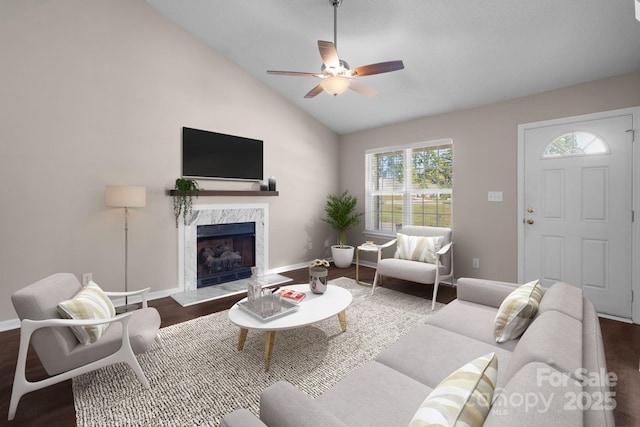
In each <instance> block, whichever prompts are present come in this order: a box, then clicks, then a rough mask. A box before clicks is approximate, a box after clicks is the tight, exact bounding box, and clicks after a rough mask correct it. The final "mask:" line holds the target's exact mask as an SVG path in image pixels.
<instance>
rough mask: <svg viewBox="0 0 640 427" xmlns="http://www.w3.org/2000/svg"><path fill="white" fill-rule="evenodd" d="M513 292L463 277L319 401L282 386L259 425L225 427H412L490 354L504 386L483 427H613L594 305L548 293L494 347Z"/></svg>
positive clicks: (266, 397)
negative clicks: (466, 369) (439, 391)
mask: <svg viewBox="0 0 640 427" xmlns="http://www.w3.org/2000/svg"><path fill="white" fill-rule="evenodd" d="M517 286H518V285H516V284H512V283H505V282H495V281H489V280H481V279H470V278H461V279H459V280H458V299H457V300H455V301H453V302H451V303H450V304H448V305H447V306H446V307H444V308H442V309H441V310H440V311H439V312H437V313H436V314H435V315H434V316H432V317H431V318H430V319H429V321H428V323H427V324H423V325H419V326H417V327H416V328H415V329H414V330H413V331H411V332H410V333H408V334H407V335H405V336H404V337H402V338H401V339H400V340H399V341H397V342H396V343H394V344H393V345H391V346H390V347H389V348H388V349H386V350H384V351H383V352H382V353H380V354H379V355H378V356H377V357H376V358H375V360H373V361H371V362H368V363H366V364H365V365H364V366H362V367H360V368H359V369H357V370H355V371H354V372H352V373H351V374H350V375H348V376H347V377H346V378H344V379H343V380H341V381H340V382H338V383H337V384H335V385H334V386H333V387H331V388H330V389H329V390H327V391H326V392H325V393H324V394H322V395H321V396H319V397H317V398H315V399H312V398H311V397H309V396H308V395H306V394H305V393H303V392H301V391H299V390H298V389H297V388H295V387H294V386H292V385H291V384H289V383H287V382H278V383H275V384H273V385H272V386H270V387H268V388H267V389H265V390H264V391H263V393H262V394H261V398H260V420H259V419H257V418H256V417H254V416H253V415H252V414H251V413H250V412H249V411H248V410H246V409H241V410H238V411H235V412H233V413H231V414H229V415H227V416H226V417H225V418H224V419H223V421H222V423H221V426H224V427H236V426H243V427H251V426H265V425H266V426H269V427H276V426H277V427H287V426H292V427H293V426H295V427H306V426H308V427H312V426H313V427H315V426H317V427H321V426H322V427H327V426H349V427H354V426H367V427H372V426H384V427H393V426H403V427H406V426H408V424H409V422H410V421H411V418H412V417H413V415H414V414H415V412H416V410H417V409H418V407H419V406H420V404H421V403H422V402H423V400H424V399H425V398H426V397H427V395H428V394H429V393H430V392H431V391H432V390H433V389H434V388H435V387H436V386H437V385H438V384H439V383H440V382H441V381H442V380H443V379H444V378H446V377H447V376H448V375H449V374H450V373H452V372H453V371H455V370H456V369H458V368H460V367H461V366H463V365H464V364H466V363H467V362H469V361H471V360H473V359H475V358H477V357H480V356H483V355H485V354H487V353H490V352H495V353H496V355H497V357H498V379H497V383H496V392H495V394H494V400H493V405H492V407H491V410H490V412H489V415H488V416H487V418H486V420H485V423H484V425H487V426H518V425H522V426H550V425H557V426H564V427H566V426H582V425H586V426H614V425H615V423H614V418H613V409H612V407H615V396H613V395H612V394H610V388H609V385H608V383H607V378H608V376H607V374H606V373H607V369H606V364H605V357H604V348H603V344H602V336H601V332H600V325H599V322H598V317H597V314H596V312H595V309H594V306H593V304H592V303H591V302H590V301H589V300H587V299H585V298H584V297H583V295H582V291H581V290H580V289H578V288H576V287H574V286H570V285H567V284H564V283H557V284H555V285H553V286H552V287H551V288H549V289H545V292H544V295H543V297H542V300H541V302H540V307H539V310H538V312H537V314H536V317H535V318H534V320H533V322H532V323H531V325H530V326H529V327H528V329H527V330H526V331H525V332H524V334H523V335H522V337H521V338H519V339H517V340H511V341H508V342H505V343H496V341H495V338H494V334H493V323H494V319H495V316H496V312H497V310H498V308H499V307H500V304H501V302H502V301H503V300H504V298H505V297H506V296H507V295H508V294H509V293H511V291H513V290H514V289H515V288H516V287H517ZM345 357H348V355H345Z"/></svg>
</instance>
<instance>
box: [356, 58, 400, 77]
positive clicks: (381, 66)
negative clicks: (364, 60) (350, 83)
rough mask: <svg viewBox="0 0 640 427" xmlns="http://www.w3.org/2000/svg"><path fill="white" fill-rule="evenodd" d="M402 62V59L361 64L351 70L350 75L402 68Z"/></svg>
mask: <svg viewBox="0 0 640 427" xmlns="http://www.w3.org/2000/svg"><path fill="white" fill-rule="evenodd" d="M403 68H404V64H403V63H402V61H389V62H379V63H377V64H369V65H363V66H362V67H356V68H354V69H352V70H351V75H352V76H354V77H355V76H358V77H361V76H370V75H372V74H381V73H389V72H391V71H397V70H402V69H403Z"/></svg>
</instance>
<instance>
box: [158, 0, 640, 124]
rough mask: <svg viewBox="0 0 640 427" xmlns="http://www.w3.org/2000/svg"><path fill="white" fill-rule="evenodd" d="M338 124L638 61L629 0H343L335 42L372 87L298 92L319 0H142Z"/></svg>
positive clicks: (385, 120) (385, 118)
mask: <svg viewBox="0 0 640 427" xmlns="http://www.w3.org/2000/svg"><path fill="white" fill-rule="evenodd" d="M146 2H147V3H148V4H149V5H151V6H152V7H153V8H155V9H157V10H158V11H159V12H160V13H162V14H163V15H165V16H167V17H168V18H169V19H171V20H172V21H174V22H176V23H177V24H178V25H179V26H181V27H183V28H184V29H185V30H187V31H189V32H190V33H192V34H193V35H194V36H195V37H197V38H199V39H201V40H202V41H203V42H205V43H206V44H208V45H209V46H211V48H213V49H215V50H216V51H217V52H219V53H220V54H222V55H224V56H225V57H227V58H228V59H229V60H231V61H232V62H234V63H236V64H237V65H238V66H240V67H241V68H242V69H244V70H246V71H247V72H248V73H250V74H252V75H253V76H255V77H256V78H257V79H258V80H260V81H261V82H263V83H264V84H266V85H267V86H269V87H271V88H272V89H273V90H274V91H276V92H277V93H279V94H280V95H282V96H283V97H284V98H286V99H288V100H290V101H291V102H292V103H294V104H295V105H297V106H298V107H300V108H301V109H302V110H304V111H306V112H307V113H309V114H310V115H311V116H313V117H315V118H316V119H317V120H319V121H320V122H322V123H323V124H325V125H326V126H327V127H329V128H330V129H332V130H334V131H335V132H337V133H339V134H344V133H350V132H354V131H358V130H363V129H368V128H373V127H377V126H381V125H386V124H390V123H396V122H401V121H405V120H409V119H413V118H417V117H424V116H429V115H435V114H441V113H445V112H449V111H453V110H458V109H463V108H469V107H474V106H478V105H483V104H487V103H492V102H497V101H501V100H505V99H511V98H516V97H520V96H525V95H530V94H534V93H539V92H544V91H547V90H552V89H556V88H560V87H565V86H570V85H574V84H578V83H583V82H588V81H593V80H598V79H602V78H606V77H612V76H616V75H620V74H625V73H628V72H633V71H638V70H640V22H638V21H637V20H636V19H635V16H634V0H537V1H530V0H475V1H468V0H396V1H390V0H386V1H382V0H343V2H342V5H341V6H340V7H339V8H338V32H337V44H338V53H339V56H340V58H341V59H343V60H345V61H347V62H348V63H349V65H350V66H351V67H352V68H354V67H357V66H360V65H366V64H371V63H377V62H384V61H389V60H397V59H400V60H402V61H403V62H404V66H405V69H404V70H400V71H395V72H392V73H387V74H378V75H372V76H365V77H360V78H359V81H360V82H362V83H365V84H367V85H368V86H371V87H373V88H374V89H375V90H376V91H377V92H378V93H377V95H376V96H374V97H366V96H363V95H360V94H358V93H356V92H353V91H347V92H345V93H344V94H342V95H339V96H336V97H334V96H331V95H329V94H327V93H321V94H319V95H318V96H316V97H314V98H311V99H304V98H303V96H304V95H305V94H306V93H307V92H308V91H309V90H310V89H311V88H313V87H314V86H315V85H317V84H318V79H317V78H315V77H289V76H274V75H268V74H267V73H266V71H267V70H287V71H308V72H314V73H315V72H319V71H320V67H321V65H322V61H321V59H320V55H319V52H318V46H317V41H318V40H327V41H333V36H334V34H333V6H332V5H331V0H235V1H234V0H226V1H223V0H180V1H176V0H146Z"/></svg>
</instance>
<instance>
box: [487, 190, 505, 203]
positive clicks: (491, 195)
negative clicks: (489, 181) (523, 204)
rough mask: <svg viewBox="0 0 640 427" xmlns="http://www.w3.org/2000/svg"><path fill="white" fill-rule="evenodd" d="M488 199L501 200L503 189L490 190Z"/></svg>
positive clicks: (492, 200) (491, 200)
mask: <svg viewBox="0 0 640 427" xmlns="http://www.w3.org/2000/svg"><path fill="white" fill-rule="evenodd" d="M487 200H488V201H490V202H501V201H502V191H489V193H488V194H487Z"/></svg>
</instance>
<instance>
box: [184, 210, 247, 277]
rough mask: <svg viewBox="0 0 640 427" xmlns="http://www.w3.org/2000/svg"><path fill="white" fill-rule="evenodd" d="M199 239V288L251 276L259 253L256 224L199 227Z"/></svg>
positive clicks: (241, 223) (242, 223) (243, 223)
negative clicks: (256, 255)
mask: <svg viewBox="0 0 640 427" xmlns="http://www.w3.org/2000/svg"><path fill="white" fill-rule="evenodd" d="M197 237H198V240H197V242H198V243H197V245H198V246H197V253H198V271H197V287H198V288H202V287H205V286H211V285H218V284H220V283H225V282H230V281H233V280H240V279H244V278H247V277H250V276H251V267H253V266H254V265H255V253H256V224H255V222H240V223H233V224H210V225H199V226H198V229H197Z"/></svg>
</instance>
